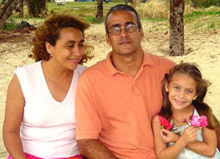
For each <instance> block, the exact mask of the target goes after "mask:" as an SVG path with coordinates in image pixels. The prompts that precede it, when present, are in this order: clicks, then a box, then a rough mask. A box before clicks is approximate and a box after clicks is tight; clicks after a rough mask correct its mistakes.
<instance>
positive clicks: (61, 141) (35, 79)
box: [14, 61, 86, 158]
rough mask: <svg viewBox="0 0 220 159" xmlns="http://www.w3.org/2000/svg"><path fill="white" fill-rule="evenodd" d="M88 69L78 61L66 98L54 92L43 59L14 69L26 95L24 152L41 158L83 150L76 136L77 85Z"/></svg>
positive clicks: (22, 134)
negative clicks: (52, 92)
mask: <svg viewBox="0 0 220 159" xmlns="http://www.w3.org/2000/svg"><path fill="white" fill-rule="evenodd" d="M85 69H86V67H85V66H81V65H78V66H77V68H76V69H75V70H74V75H73V79H72V82H71V85H70V88H69V91H68V93H67V95H66V97H65V99H64V100H63V101H62V102H58V101H56V100H55V99H54V98H53V96H52V95H51V93H50V91H49V89H48V86H47V83H46V80H45V78H44V74H43V71H42V66H41V61H39V62H36V63H33V64H30V65H27V66H24V67H20V68H18V69H16V70H15V71H14V73H15V74H16V75H17V77H18V80H19V82H20V85H21V89H22V92H23V95H24V98H25V106H24V115H23V121H22V123H21V129H20V136H21V140H22V144H23V151H24V152H26V153H28V154H31V155H34V156H37V157H41V158H56V157H70V156H75V155H77V154H79V151H78V148H77V144H76V139H75V88H76V84H77V81H78V78H79V76H80V74H81V73H82V72H83V71H84V70H85Z"/></svg>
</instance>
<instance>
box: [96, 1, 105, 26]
mask: <svg viewBox="0 0 220 159" xmlns="http://www.w3.org/2000/svg"><path fill="white" fill-rule="evenodd" d="M102 19H103V0H97V13H96V21H97V22H100V21H101V20H102Z"/></svg>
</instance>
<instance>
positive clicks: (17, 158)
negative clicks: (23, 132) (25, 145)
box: [3, 76, 25, 159]
mask: <svg viewBox="0 0 220 159" xmlns="http://www.w3.org/2000/svg"><path fill="white" fill-rule="evenodd" d="M23 110H24V96H23V93H22V90H21V86H20V83H19V81H18V78H17V76H14V77H13V79H12V80H11V82H10V84H9V87H8V94H7V101H6V110H5V119H4V125H3V140H4V144H5V147H6V149H7V151H8V152H9V154H11V156H12V157H13V159H25V155H24V152H23V150H22V143H21V139H20V135H19V132H20V125H21V121H22V118H23Z"/></svg>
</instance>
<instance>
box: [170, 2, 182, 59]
mask: <svg viewBox="0 0 220 159" xmlns="http://www.w3.org/2000/svg"><path fill="white" fill-rule="evenodd" d="M184 5H185V2H184V0H170V48H169V55H171V56H180V55H183V54H184V20H183V15H184Z"/></svg>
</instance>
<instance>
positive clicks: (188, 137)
mask: <svg viewBox="0 0 220 159" xmlns="http://www.w3.org/2000/svg"><path fill="white" fill-rule="evenodd" d="M152 128H153V133H154V142H155V149H156V155H157V157H158V159H168V158H169V159H176V157H177V156H178V155H179V153H180V152H181V151H182V150H183V149H184V148H185V146H186V145H187V144H188V143H190V142H193V141H195V140H196V137H197V134H196V132H197V129H196V128H194V127H189V128H187V129H186V130H185V131H184V133H183V135H182V136H180V137H179V138H178V139H177V141H176V142H175V143H174V145H172V146H170V147H168V146H167V144H166V143H165V141H167V140H168V139H167V138H168V137H167V136H166V135H164V134H163V133H162V132H161V125H160V122H159V119H158V116H154V118H153V120H152ZM167 135H168V134H167Z"/></svg>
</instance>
